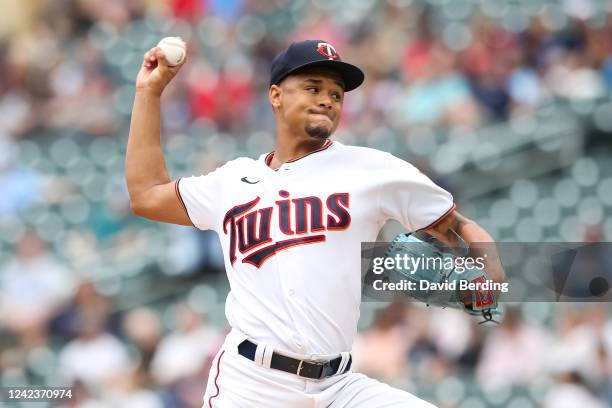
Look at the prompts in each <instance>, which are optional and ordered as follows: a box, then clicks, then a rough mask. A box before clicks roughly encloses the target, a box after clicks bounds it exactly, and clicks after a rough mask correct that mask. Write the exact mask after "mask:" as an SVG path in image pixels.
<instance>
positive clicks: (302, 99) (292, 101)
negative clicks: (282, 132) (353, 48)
mask: <svg viewBox="0 0 612 408" xmlns="http://www.w3.org/2000/svg"><path fill="white" fill-rule="evenodd" d="M343 99H344V85H343V83H342V79H341V77H340V75H338V74H337V73H336V72H335V71H333V70H330V69H326V68H312V69H309V70H307V71H303V72H300V73H298V74H295V75H290V76H289V77H287V78H285V79H284V80H283V81H282V82H281V84H280V92H279V95H278V98H277V103H278V105H277V112H278V115H280V119H281V120H282V121H283V122H284V124H285V125H286V126H287V127H288V128H289V129H290V130H291V131H292V133H294V134H306V135H307V136H308V137H311V138H316V139H326V138H328V137H329V136H331V134H332V133H333V132H334V131H335V130H336V128H337V127H338V123H339V122H340V113H341V112H342V102H343ZM273 103H274V101H273Z"/></svg>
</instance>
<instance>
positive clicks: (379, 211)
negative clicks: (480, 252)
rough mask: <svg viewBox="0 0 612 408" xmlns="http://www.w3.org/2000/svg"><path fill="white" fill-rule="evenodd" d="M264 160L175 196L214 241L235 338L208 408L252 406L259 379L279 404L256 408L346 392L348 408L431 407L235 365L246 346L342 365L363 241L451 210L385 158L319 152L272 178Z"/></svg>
mask: <svg viewBox="0 0 612 408" xmlns="http://www.w3.org/2000/svg"><path fill="white" fill-rule="evenodd" d="M272 154H273V153H269V154H267V155H262V156H261V157H260V158H259V159H258V160H253V159H249V158H239V159H236V160H232V161H230V162H228V163H226V164H225V165H223V166H222V167H220V168H218V169H217V170H215V171H213V172H212V173H209V174H208V175H205V176H199V177H188V178H183V179H180V180H179V181H178V182H177V185H176V189H177V193H178V195H179V198H180V199H181V200H182V202H183V204H184V206H185V209H186V211H187V213H188V215H189V217H190V219H191V221H192V223H193V224H194V226H196V227H197V228H199V229H203V230H205V229H212V230H214V231H216V232H217V233H218V234H219V238H220V241H221V246H222V248H223V254H224V259H225V266H226V270H227V276H228V279H229V282H230V288H231V291H230V293H229V294H228V296H227V301H226V310H225V312H226V316H227V319H228V321H229V323H230V325H231V326H232V328H233V330H232V332H231V333H230V335H228V338H227V339H226V343H225V345H224V347H223V349H222V351H220V353H219V354H218V359H217V360H216V361H215V363H214V366H213V368H212V369H211V373H210V378H209V384H208V387H207V391H206V399H205V406H251V405H249V404H247V403H246V402H245V401H247V400H248V399H249V395H251V394H252V395H253V396H255V395H256V394H257V393H258V392H261V391H258V390H261V386H258V385H257V384H256V382H255V380H253V379H254V378H260V377H261V376H263V377H266V378H268V379H272V380H273V381H267V380H262V381H265V382H266V384H268V383H270V384H272V383H276V384H278V388H274V386H272V385H271V387H272V389H270V390H268V391H269V392H270V393H271V394H270V395H271V396H273V395H277V397H275V398H272V397H271V398H272V399H271V400H270V401H268V400H265V401H266V402H265V403H263V404H262V403H260V405H253V406H266V407H267V406H279V407H280V406H292V407H297V406H310V405H301V403H298V396H297V394H296V395H294V397H295V398H294V399H292V398H289V397H288V395H289V394H284V396H285V397H287V398H285V397H283V398H281V397H280V395H281V394H283V392H289V391H287V389H289V388H293V389H295V390H296V393H298V394H299V392H298V391H299V389H301V388H304V387H305V384H306V385H308V384H311V386H312V387H313V390H314V389H315V388H316V389H318V388H321V387H323V386H324V384H327V385H328V386H330V387H331V385H330V384H335V382H345V384H344V385H345V387H339V388H338V392H348V390H351V389H352V392H353V394H354V395H353V396H352V397H351V398H353V399H351V400H350V401H351V402H350V404H349V405H350V406H372V405H368V402H367V401H366V400H360V398H366V397H367V398H373V397H375V396H376V398H383V400H384V399H385V398H387V399H388V400H389V401H403V402H404V403H405V402H406V401H408V400H410V401H411V402H412V403H413V404H414V405H410V406H413V407H432V405H431V404H429V403H427V402H425V401H422V400H420V399H418V398H416V397H414V396H412V395H411V394H408V393H406V392H405V391H400V390H396V389H393V388H391V387H389V386H387V385H384V384H382V383H378V382H376V381H375V380H372V379H369V378H368V377H365V376H362V375H361V374H357V373H353V372H350V371H349V372H348V373H346V374H341V375H336V376H333V377H329V378H327V379H324V380H321V381H316V380H305V379H303V378H299V377H297V376H296V375H295V374H289V373H285V372H283V371H279V370H273V369H270V368H266V362H265V361H262V362H260V363H259V365H258V364H257V363H255V362H253V361H251V360H249V359H247V358H244V357H242V356H241V355H239V354H237V351H236V347H237V344H238V343H239V342H238V340H236V339H244V338H249V339H250V340H252V341H253V342H255V343H257V344H260V345H262V344H263V345H267V346H269V347H273V348H274V350H275V351H277V352H280V353H283V354H286V355H290V356H295V358H301V359H315V360H316V359H329V358H330V356H331V357H334V356H336V357H337V356H339V355H341V353H344V354H345V355H346V354H347V353H348V352H350V350H351V346H352V343H353V340H354V338H355V335H356V332H357V321H358V319H359V304H360V301H361V252H360V249H361V242H368V241H375V240H376V237H377V235H378V233H379V231H380V229H381V227H382V226H383V224H384V223H385V222H386V221H387V220H388V219H395V220H398V221H399V222H401V223H402V225H403V226H404V227H405V228H406V229H407V230H408V231H416V230H419V229H423V228H426V227H428V226H430V225H432V224H433V223H435V222H436V221H438V220H440V219H441V218H443V217H445V216H446V215H448V214H449V213H451V212H452V210H453V209H454V204H453V198H452V196H451V194H449V193H448V192H447V191H445V190H443V189H442V188H440V187H438V186H437V185H435V184H434V183H433V182H432V181H431V180H430V179H429V178H428V177H427V176H425V175H424V174H423V173H421V172H420V171H419V170H417V169H416V168H415V167H414V166H412V165H411V164H409V163H407V162H405V161H403V160H401V159H399V158H397V157H395V156H393V155H391V154H389V153H386V152H382V151H378V150H374V149H369V148H364V147H355V146H345V145H343V144H342V143H339V142H332V141H327V142H326V143H325V144H324V145H323V147H322V148H320V149H319V150H317V151H315V152H312V153H310V154H308V155H306V156H304V157H302V158H299V159H296V160H291V161H288V162H286V163H285V164H283V165H282V166H281V167H280V168H279V169H278V170H276V171H275V170H273V169H271V168H270V167H269V166H268V163H269V161H270V158H271V155H272ZM223 353H224V354H223ZM221 356H223V357H221ZM262 360H263V359H262ZM224 364H227V365H228V367H227V368H226V370H225V372H226V374H225V376H224V370H223V365H224ZM262 365H263V366H262ZM267 367H269V361H268V362H267ZM355 376H358V377H355ZM263 377H261V378H263ZM350 384H352V385H350ZM358 384H359V385H358ZM300 387H301V388H300ZM351 387H356V388H351ZM306 388H308V387H306ZM306 388H304V389H303V390H302V391H304V392H307V390H306ZM323 388H324V387H323ZM323 388H322V389H323ZM331 388H333V387H331ZM232 389H233V391H232ZM343 389H344V390H345V391H342V390H343ZM359 389H362V390H367V391H363V392H357V391H358V390H359ZM224 390H225V391H224ZM224 393H225V396H224ZM398 393H400V394H398ZM227 394H231V395H227ZM323 394H325V393H323ZM323 394H321V395H323ZM325 395H327V394H325ZM330 395H331V394H330ZM385 395H386V396H385ZM379 396H383V397H379ZM212 397H214V398H212ZM211 398H212V399H211ZM224 398H225V399H224ZM240 398H242V400H241V399H240ZM253 398H255V397H253ZM329 398H332V397H331V396H330V397H329ZM342 398H343V397H342V396H341V395H340V394H334V395H333V399H339V400H341V399H342ZM355 398H356V399H355ZM209 400H210V401H209ZM383 400H381V401H380V402H382V401H383ZM223 401H227V402H226V404H227V405H224V404H223ZM232 401H233V402H232ZM238 401H242V405H241V403H240V402H238ZM288 401H292V402H291V404H290V405H283V404H288V403H289V402H288ZM321 401H323V400H320V401H319V402H318V403H317V404H319V403H321ZM359 401H361V403H363V404H365V405H358V403H359ZM213 403H215V404H217V403H218V405H215V404H213ZM393 404H395V403H390V404H389V405H385V406H396V405H393ZM397 404H399V405H397V406H402V405H401V402H398V403H397ZM312 406H313V407H314V406H319V405H312ZM321 406H326V405H321ZM334 406H336V405H334ZM381 406H382V405H381Z"/></svg>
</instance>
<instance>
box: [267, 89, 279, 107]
mask: <svg viewBox="0 0 612 408" xmlns="http://www.w3.org/2000/svg"><path fill="white" fill-rule="evenodd" d="M281 93H282V90H281V88H280V86H278V85H272V86H271V87H270V89H269V90H268V99H269V100H270V105H272V109H273V110H276V109H278V108H279V107H280V99H281Z"/></svg>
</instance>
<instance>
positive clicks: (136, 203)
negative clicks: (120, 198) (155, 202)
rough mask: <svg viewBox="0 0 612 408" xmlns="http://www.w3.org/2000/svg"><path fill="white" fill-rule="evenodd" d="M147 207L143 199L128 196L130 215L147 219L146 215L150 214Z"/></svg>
mask: <svg viewBox="0 0 612 408" xmlns="http://www.w3.org/2000/svg"><path fill="white" fill-rule="evenodd" d="M149 207H150V206H149V205H147V201H146V200H144V199H143V198H141V197H138V196H134V195H131V196H130V210H131V211H132V214H134V215H136V216H138V217H144V218H148V217H147V215H148V214H149V213H150V208H149Z"/></svg>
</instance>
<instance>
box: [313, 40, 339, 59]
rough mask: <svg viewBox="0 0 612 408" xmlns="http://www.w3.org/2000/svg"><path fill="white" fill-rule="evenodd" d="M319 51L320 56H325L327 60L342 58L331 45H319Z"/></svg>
mask: <svg viewBox="0 0 612 408" xmlns="http://www.w3.org/2000/svg"><path fill="white" fill-rule="evenodd" d="M317 51H318V52H319V54H322V55H324V56H325V57H326V58H329V59H330V60H336V59H338V58H340V56H339V55H338V53H337V52H336V49H335V48H334V46H333V45H331V44H329V43H325V42H320V43H318V44H317Z"/></svg>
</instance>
